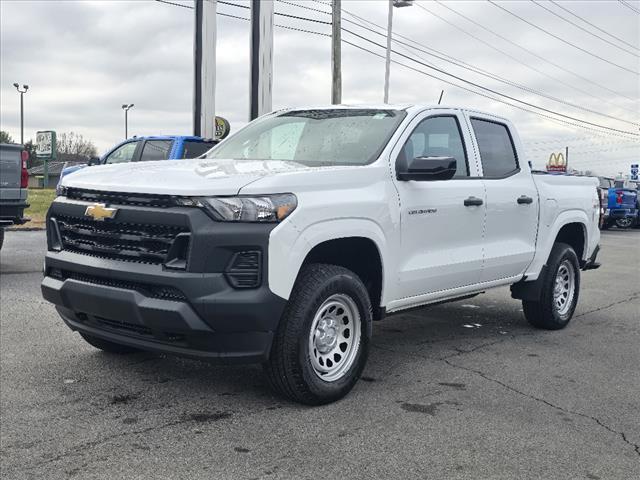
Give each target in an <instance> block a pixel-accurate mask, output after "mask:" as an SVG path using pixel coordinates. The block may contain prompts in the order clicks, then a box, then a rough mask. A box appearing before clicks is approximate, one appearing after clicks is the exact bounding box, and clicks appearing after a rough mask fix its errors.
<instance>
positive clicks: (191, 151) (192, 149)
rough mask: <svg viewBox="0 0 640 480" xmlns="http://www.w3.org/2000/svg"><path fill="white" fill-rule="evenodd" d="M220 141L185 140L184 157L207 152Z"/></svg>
mask: <svg viewBox="0 0 640 480" xmlns="http://www.w3.org/2000/svg"><path fill="white" fill-rule="evenodd" d="M216 143H218V142H215V141H213V142H197V141H195V140H185V141H184V143H183V144H182V145H183V152H182V158H196V157H199V156H200V155H202V154H203V153H207V152H208V151H209V150H211V149H212V148H213V147H214V146H215V145H216Z"/></svg>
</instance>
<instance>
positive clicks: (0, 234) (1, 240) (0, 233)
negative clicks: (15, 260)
mask: <svg viewBox="0 0 640 480" xmlns="http://www.w3.org/2000/svg"><path fill="white" fill-rule="evenodd" d="M3 243H4V228H0V250H2V244H3Z"/></svg>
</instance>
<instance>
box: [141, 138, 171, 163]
mask: <svg viewBox="0 0 640 480" xmlns="http://www.w3.org/2000/svg"><path fill="white" fill-rule="evenodd" d="M172 144H173V141H172V140H147V141H146V142H145V144H144V148H143V149H142V155H141V156H140V161H141V162H149V161H152V160H166V159H168V158H169V153H170V152H171V145H172Z"/></svg>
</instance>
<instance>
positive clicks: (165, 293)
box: [49, 269, 187, 302]
mask: <svg viewBox="0 0 640 480" xmlns="http://www.w3.org/2000/svg"><path fill="white" fill-rule="evenodd" d="M49 275H50V276H51V277H53V278H56V279H58V280H67V279H71V280H78V281H79V282H85V283H93V284H96V285H104V286H107V287H116V288H122V289H124V290H134V291H136V292H139V293H141V294H142V295H145V296H147V297H151V298H158V299H161V300H172V301H174V302H186V301H187V297H186V296H185V294H184V293H182V292H181V291H180V290H178V289H177V288H174V287H169V286H166V285H152V284H147V283H140V282H130V281H128V280H115V279H112V278H105V277H98V276H96V275H87V274H84V273H77V272H71V271H68V270H59V269H51V270H50V271H49Z"/></svg>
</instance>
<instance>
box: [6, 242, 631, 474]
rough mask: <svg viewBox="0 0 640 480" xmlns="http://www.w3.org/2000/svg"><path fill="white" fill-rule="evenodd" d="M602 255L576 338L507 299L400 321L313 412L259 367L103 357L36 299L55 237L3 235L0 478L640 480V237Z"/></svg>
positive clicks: (576, 322)
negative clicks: (340, 394)
mask: <svg viewBox="0 0 640 480" xmlns="http://www.w3.org/2000/svg"><path fill="white" fill-rule="evenodd" d="M601 244H602V248H603V250H602V252H601V256H600V260H601V262H602V263H603V267H602V268H601V269H599V270H597V271H592V272H586V273H584V274H583V277H582V279H583V284H582V292H581V298H580V301H579V305H578V310H577V312H576V317H575V318H574V319H573V321H572V323H571V324H570V325H569V327H568V328H567V329H565V330H563V331H559V332H548V331H540V330H534V329H532V328H530V327H529V326H528V324H527V323H526V321H525V319H524V317H523V315H522V311H521V306H520V303H519V302H518V301H516V300H512V299H511V298H510V296H509V293H508V289H506V288H501V289H497V290H493V291H490V292H488V293H487V294H485V295H481V296H478V297H475V298H473V299H470V300H465V301H460V302H456V303H451V304H446V305H440V306H435V307H431V308H426V309H422V310H419V311H413V312H412V313H409V314H404V315H399V316H395V317H389V318H387V319H386V320H384V321H383V322H380V323H378V324H376V326H375V328H374V340H373V349H372V352H371V356H370V358H369V363H368V366H367V368H366V370H365V373H364V377H363V378H362V379H361V381H360V382H359V383H358V385H357V386H356V388H355V389H354V390H353V391H352V393H351V394H350V395H349V396H348V397H347V398H346V399H344V400H342V401H340V402H337V403H335V404H332V405H328V406H325V407H320V408H309V407H303V406H300V405H296V404H292V403H289V402H287V401H285V400H282V399H280V398H279V397H277V396H274V395H273V394H272V392H271V391H270V390H269V388H268V386H267V384H266V382H265V380H264V379H263V377H262V374H261V369H260V367H259V366H234V367H230V366H212V365H209V364H205V363H201V362H196V361H191V360H184V359H177V358H172V357H162V356H157V355H151V354H146V353H141V354H135V355H129V356H120V357H118V356H112V355H107V354H104V353H101V352H99V351H98V350H95V349H93V348H92V347H90V346H89V345H88V344H86V343H84V342H83V341H82V340H81V339H80V338H79V336H78V335H77V334H74V333H72V332H71V331H70V330H68V329H67V327H66V326H64V325H63V323H62V321H61V320H59V318H58V317H57V314H56V313H55V311H54V309H53V307H52V306H51V305H49V304H48V303H46V302H45V301H44V300H42V298H41V296H40V289H39V283H40V280H41V269H42V261H43V255H44V248H45V247H44V245H45V242H44V234H43V232H8V233H7V236H6V240H5V246H4V248H3V250H2V253H1V254H0V273H1V275H0V293H1V295H0V312H1V315H0V321H1V325H0V370H1V372H0V386H1V393H0V407H1V409H0V421H1V429H0V430H1V438H0V443H1V471H2V476H3V478H5V479H14V478H16V479H21V478H33V479H57V478H79V479H80V478H81V479H85V478H109V479H116V478H118V479H119V478H126V479H135V478H141V479H142V478H144V479H147V478H176V479H177V478H185V479H200V478H206V479H227V478H229V479H231V478H234V479H235V478H239V479H242V478H246V479H252V478H268V479H279V478H295V479H302V478H319V477H321V478H327V479H333V478H349V479H356V478H363V479H371V478H385V479H386V478H402V479H408V478H422V479H425V478H433V479H445V478H446V479H449V478H451V479H458V478H459V479H463V478H464V479H484V478H500V479H514V478H518V479H523V478H531V479H540V478H544V479H578V478H585V479H591V480H593V479H625V480H626V479H631V478H640V230H636V231H617V230H612V231H609V232H603V237H602V242H601Z"/></svg>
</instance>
